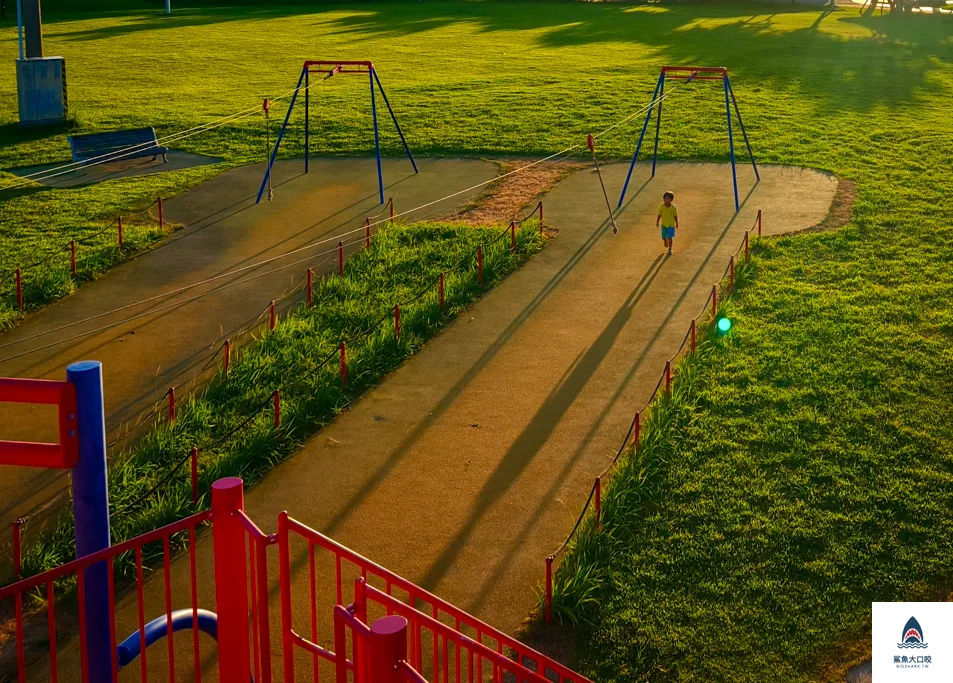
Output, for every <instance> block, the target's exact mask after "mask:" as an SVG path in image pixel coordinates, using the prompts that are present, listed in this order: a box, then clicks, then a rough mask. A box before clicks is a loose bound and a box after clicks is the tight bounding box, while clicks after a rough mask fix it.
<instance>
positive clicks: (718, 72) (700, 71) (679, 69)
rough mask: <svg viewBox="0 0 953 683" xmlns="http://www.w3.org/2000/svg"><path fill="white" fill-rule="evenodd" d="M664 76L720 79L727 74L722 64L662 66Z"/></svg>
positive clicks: (703, 79) (709, 79) (694, 79)
mask: <svg viewBox="0 0 953 683" xmlns="http://www.w3.org/2000/svg"><path fill="white" fill-rule="evenodd" d="M662 73H663V74H664V75H665V77H666V78H686V79H687V78H690V79H692V80H693V81H720V80H721V79H723V78H724V77H725V76H727V75H728V69H726V68H725V67H723V66H663V67H662Z"/></svg>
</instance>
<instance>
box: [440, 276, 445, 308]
mask: <svg viewBox="0 0 953 683" xmlns="http://www.w3.org/2000/svg"><path fill="white" fill-rule="evenodd" d="M444 301H445V288H444V283H443V273H440V308H443V305H444Z"/></svg>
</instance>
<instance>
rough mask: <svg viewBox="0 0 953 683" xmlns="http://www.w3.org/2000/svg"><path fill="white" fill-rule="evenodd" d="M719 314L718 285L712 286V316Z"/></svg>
mask: <svg viewBox="0 0 953 683" xmlns="http://www.w3.org/2000/svg"><path fill="white" fill-rule="evenodd" d="M716 315H718V285H712V286H711V317H712V318H714V317H715V316H716Z"/></svg>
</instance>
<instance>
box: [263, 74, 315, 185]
mask: <svg viewBox="0 0 953 683" xmlns="http://www.w3.org/2000/svg"><path fill="white" fill-rule="evenodd" d="M306 72H307V69H302V70H301V75H300V76H298V85H297V86H295V91H294V95H292V96H291V104H289V105H288V113H287V114H285V122H284V123H282V124H281V130H280V131H278V139H277V140H275V148H274V150H272V152H271V157H269V159H268V168H267V169H265V177H264V178H262V179H261V187H260V188H258V197H256V198H255V203H256V204H257V203H258V202H260V201H261V196H262V195H263V194H264V193H265V188H266V187H267V186H268V178H269V176H271V167H272V166H274V164H275V159H277V158H278V148H279V147H280V146H281V139H282V138H283V137H284V136H285V130H286V129H287V128H288V121H289V120H291V110H293V109H294V108H295V102H296V101H297V99H298V92H299V91H300V90H301V84H302V83H303V82H304V75H305V73H306Z"/></svg>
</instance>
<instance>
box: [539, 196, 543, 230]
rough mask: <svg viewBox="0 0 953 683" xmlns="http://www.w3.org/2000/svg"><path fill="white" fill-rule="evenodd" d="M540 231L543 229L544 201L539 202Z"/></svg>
mask: <svg viewBox="0 0 953 683" xmlns="http://www.w3.org/2000/svg"><path fill="white" fill-rule="evenodd" d="M539 231H540V232H542V231H543V202H542V201H540V202H539Z"/></svg>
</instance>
